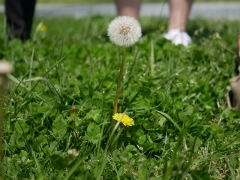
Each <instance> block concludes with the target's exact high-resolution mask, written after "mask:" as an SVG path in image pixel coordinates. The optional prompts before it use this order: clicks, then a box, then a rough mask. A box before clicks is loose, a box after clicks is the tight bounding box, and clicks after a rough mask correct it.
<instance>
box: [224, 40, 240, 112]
mask: <svg viewBox="0 0 240 180" xmlns="http://www.w3.org/2000/svg"><path fill="white" fill-rule="evenodd" d="M238 62H240V36H239V37H238ZM238 72H239V74H238V75H237V76H235V77H232V78H231V79H230V81H229V83H230V86H231V89H232V90H231V91H229V92H228V93H227V95H226V98H227V105H228V107H229V108H233V109H236V110H240V66H238Z"/></svg>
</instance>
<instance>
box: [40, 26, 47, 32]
mask: <svg viewBox="0 0 240 180" xmlns="http://www.w3.org/2000/svg"><path fill="white" fill-rule="evenodd" d="M46 30H47V26H45V25H41V26H40V28H39V31H41V32H44V31H46Z"/></svg>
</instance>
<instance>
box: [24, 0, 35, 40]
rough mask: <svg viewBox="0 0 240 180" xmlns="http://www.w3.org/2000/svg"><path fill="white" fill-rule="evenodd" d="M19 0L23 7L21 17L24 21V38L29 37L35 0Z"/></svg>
mask: <svg viewBox="0 0 240 180" xmlns="http://www.w3.org/2000/svg"><path fill="white" fill-rule="evenodd" d="M21 1H22V8H23V18H24V21H25V29H24V37H25V38H26V39H29V38H30V35H31V30H32V23H33V17H34V12H35V6H36V0H21Z"/></svg>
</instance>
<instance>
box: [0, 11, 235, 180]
mask: <svg viewBox="0 0 240 180" xmlns="http://www.w3.org/2000/svg"><path fill="white" fill-rule="evenodd" d="M0 19H1V22H3V16H2V15H1V16H0ZM112 19H113V17H110V16H104V17H102V16H96V17H87V18H83V19H72V18H68V17H62V18H45V19H40V18H36V19H35V22H34V28H33V36H32V40H31V41H28V42H26V43H24V44H22V43H21V42H20V41H18V40H13V41H11V42H7V39H6V31H5V30H4V27H5V25H4V23H1V24H0V28H1V29H2V31H1V32H0V41H1V43H0V46H1V48H0V59H6V60H9V61H10V62H11V63H12V64H13V66H14V70H13V72H12V73H11V74H10V75H9V76H8V79H9V89H8V91H7V94H6V98H5V101H6V102H5V121H4V129H5V130H4V147H3V161H2V167H3V168H2V169H3V173H2V179H6V180H10V179H11V180H12V179H44V180H46V179H51V180H59V179H64V180H67V179H69V180H70V179H71V180H75V179H76V180H79V179H86V180H91V179H93V180H95V179H109V180H110V179H118V180H120V179H121V180H122V179H138V180H146V179H150V180H160V179H163V180H166V179H194V180H195V179H202V180H209V179H232V180H234V179H236V180H237V179H240V159H239V151H240V146H239V143H240V134H239V128H240V118H239V115H240V112H238V111H234V110H231V109H228V108H227V106H226V99H225V95H226V93H227V92H228V90H229V79H230V78H231V77H233V76H234V75H235V68H236V63H235V62H236V58H237V54H236V49H237V38H238V35H239V34H240V22H239V21H226V20H225V21H220V20H219V21H212V20H202V19H197V20H191V21H190V22H189V24H188V32H189V34H190V35H191V36H192V38H193V44H192V45H190V46H188V47H183V46H174V45H172V44H171V43H170V42H169V41H167V40H165V39H163V38H162V33H164V32H165V30H166V26H167V24H166V22H167V21H166V19H159V18H142V19H141V25H142V31H143V34H144V37H143V39H142V40H141V41H139V42H137V43H136V44H135V45H134V46H132V47H129V48H127V52H126V63H125V67H124V73H123V83H122V86H121V91H120V99H119V110H118V112H125V113H126V114H127V115H128V116H130V117H131V118H133V120H134V122H135V125H134V126H131V127H125V126H122V125H120V126H119V128H118V129H117V130H116V131H115V132H113V133H112V126H111V121H112V112H113V101H114V96H115V91H116V86H117V77H118V73H119V67H120V62H121V54H122V49H121V48H119V47H117V46H116V45H114V44H112V43H111V42H110V41H109V39H108V37H107V27H108V24H109V23H110V22H111V20H112Z"/></svg>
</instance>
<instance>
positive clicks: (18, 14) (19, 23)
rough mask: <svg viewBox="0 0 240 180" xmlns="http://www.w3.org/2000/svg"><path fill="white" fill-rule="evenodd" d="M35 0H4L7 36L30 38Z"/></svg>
mask: <svg viewBox="0 0 240 180" xmlns="http://www.w3.org/2000/svg"><path fill="white" fill-rule="evenodd" d="M35 4H36V0H5V10H6V18H7V26H8V28H9V31H10V36H9V38H10V39H11V38H12V37H14V38H20V39H21V40H22V41H25V40H27V39H29V38H30V33H31V27H32V21H33V15H34V9H35Z"/></svg>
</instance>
